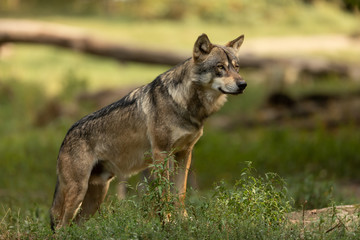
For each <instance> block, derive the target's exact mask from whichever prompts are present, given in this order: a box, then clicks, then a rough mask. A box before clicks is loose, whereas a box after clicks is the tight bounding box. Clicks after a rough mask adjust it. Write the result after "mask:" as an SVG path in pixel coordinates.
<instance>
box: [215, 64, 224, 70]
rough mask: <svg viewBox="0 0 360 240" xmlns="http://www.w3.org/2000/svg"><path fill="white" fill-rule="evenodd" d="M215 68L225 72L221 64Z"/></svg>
mask: <svg viewBox="0 0 360 240" xmlns="http://www.w3.org/2000/svg"><path fill="white" fill-rule="evenodd" d="M217 68H218V69H219V70H225V66H224V65H222V64H219V65H217Z"/></svg>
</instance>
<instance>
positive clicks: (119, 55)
mask: <svg viewBox="0 0 360 240" xmlns="http://www.w3.org/2000/svg"><path fill="white" fill-rule="evenodd" d="M5 43H32V44H46V45H53V46H58V47H63V48H68V49H70V50H73V51H78V52H83V53H88V54H93V55H97V56H102V57H108V58H113V59H116V60H119V61H124V62H126V61H131V62H140V63H148V64H163V65H176V64H178V63H180V62H182V61H184V60H185V59H186V58H188V57H190V56H191V53H190V52H189V53H187V54H184V53H180V52H174V51H169V50H167V51H166V50H159V49H156V50H155V49H147V48H143V47H138V46H129V45H124V44H120V43H115V42H111V41H108V40H105V39H102V38H100V37H97V36H93V35H91V34H89V33H87V32H85V31H84V30H82V29H78V28H74V27H69V26H64V25H60V24H54V23H44V22H38V21H30V20H9V19H8V20H0V46H1V45H2V44H5ZM240 61H241V66H242V67H244V68H255V69H263V68H269V67H270V68H272V67H273V66H274V65H276V66H281V67H283V68H284V69H285V71H286V70H289V69H290V70H291V71H290V72H292V73H295V75H296V76H297V75H298V74H299V73H309V74H313V75H321V74H335V75H340V76H344V77H349V78H351V79H355V80H360V67H359V66H356V65H351V64H346V63H342V62H332V61H327V60H323V59H314V58H311V59H309V58H297V57H293V58H277V57H260V56H255V55H251V54H246V55H242V56H241V57H240ZM296 76H295V78H296Z"/></svg>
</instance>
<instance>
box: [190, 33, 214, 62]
mask: <svg viewBox="0 0 360 240" xmlns="http://www.w3.org/2000/svg"><path fill="white" fill-rule="evenodd" d="M212 48H213V45H212V44H211V42H210V40H209V38H208V36H207V35H206V34H205V33H203V34H202V35H200V36H199V37H198V39H197V40H196V42H195V45H194V51H193V58H194V60H195V61H197V60H199V59H200V58H201V56H204V55H207V54H209V53H210V51H211V49H212Z"/></svg>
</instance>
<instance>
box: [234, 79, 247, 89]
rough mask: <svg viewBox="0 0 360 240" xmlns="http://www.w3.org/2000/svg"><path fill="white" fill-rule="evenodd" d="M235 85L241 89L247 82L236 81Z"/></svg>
mask: <svg viewBox="0 0 360 240" xmlns="http://www.w3.org/2000/svg"><path fill="white" fill-rule="evenodd" d="M236 85H237V86H238V88H239V90H240V91H243V90H244V89H245V88H246V86H247V83H246V82H245V81H237V82H236Z"/></svg>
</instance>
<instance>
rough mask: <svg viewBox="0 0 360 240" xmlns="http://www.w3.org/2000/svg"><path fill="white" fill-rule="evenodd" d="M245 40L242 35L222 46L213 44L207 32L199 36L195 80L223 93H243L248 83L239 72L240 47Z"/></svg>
mask: <svg viewBox="0 0 360 240" xmlns="http://www.w3.org/2000/svg"><path fill="white" fill-rule="evenodd" d="M243 41H244V35H241V36H240V37H238V38H236V39H234V40H232V41H230V42H229V43H227V44H226V45H225V46H221V45H216V44H212V43H211V42H210V40H209V38H208V36H207V35H206V34H202V35H201V36H199V37H198V39H197V40H196V42H195V45H194V50H193V61H194V64H195V68H194V74H195V77H194V78H193V81H195V82H196V83H198V84H201V85H203V86H205V87H209V88H211V89H213V90H215V91H218V92H219V93H223V94H240V93H242V92H243V91H244V89H245V88H246V85H247V84H246V82H245V81H244V80H243V78H242V77H241V76H240V74H239V48H240V46H241V44H242V43H243Z"/></svg>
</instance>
